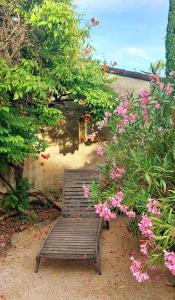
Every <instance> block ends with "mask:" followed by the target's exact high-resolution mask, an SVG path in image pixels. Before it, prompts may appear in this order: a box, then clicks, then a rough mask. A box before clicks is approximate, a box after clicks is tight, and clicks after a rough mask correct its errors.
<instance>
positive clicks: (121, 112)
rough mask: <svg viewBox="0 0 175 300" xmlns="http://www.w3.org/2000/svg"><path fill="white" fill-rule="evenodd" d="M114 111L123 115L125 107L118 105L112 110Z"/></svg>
mask: <svg viewBox="0 0 175 300" xmlns="http://www.w3.org/2000/svg"><path fill="white" fill-rule="evenodd" d="M114 113H115V114H116V113H117V114H119V115H120V116H123V117H124V116H125V115H126V113H127V108H125V107H124V106H123V105H120V106H118V107H117V108H116V109H115V110H114Z"/></svg>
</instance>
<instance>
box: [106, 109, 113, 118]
mask: <svg viewBox="0 0 175 300" xmlns="http://www.w3.org/2000/svg"><path fill="white" fill-rule="evenodd" d="M111 116H112V114H111V113H110V112H108V111H107V112H105V118H107V119H109V118H110V117H111Z"/></svg>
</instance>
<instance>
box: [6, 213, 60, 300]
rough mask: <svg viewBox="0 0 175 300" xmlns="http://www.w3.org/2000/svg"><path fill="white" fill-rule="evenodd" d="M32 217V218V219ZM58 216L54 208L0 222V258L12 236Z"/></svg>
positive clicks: (7, 247)
mask: <svg viewBox="0 0 175 300" xmlns="http://www.w3.org/2000/svg"><path fill="white" fill-rule="evenodd" d="M32 215H33V216H34V217H32ZM59 215H60V212H59V211H58V209H56V208H49V209H48V208H47V209H45V208H43V209H41V208H37V209H34V210H32V211H31V216H30V215H29V216H28V217H26V216H16V217H11V218H8V219H6V220H4V221H1V222H0V256H1V255H2V253H4V251H6V250H7V249H9V247H10V246H11V240H12V236H13V235H14V234H15V233H17V232H21V231H23V230H24V229H26V228H30V227H31V226H33V225H35V224H38V223H40V222H43V221H44V220H54V219H56V218H57V217H58V216H59ZM0 299H1V298H0Z"/></svg>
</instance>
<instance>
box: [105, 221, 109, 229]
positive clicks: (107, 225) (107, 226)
mask: <svg viewBox="0 0 175 300" xmlns="http://www.w3.org/2000/svg"><path fill="white" fill-rule="evenodd" d="M106 228H107V230H109V221H106Z"/></svg>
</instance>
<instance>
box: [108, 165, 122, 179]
mask: <svg viewBox="0 0 175 300" xmlns="http://www.w3.org/2000/svg"><path fill="white" fill-rule="evenodd" d="M125 173H126V170H125V168H124V167H117V168H115V169H114V170H111V171H110V173H109V176H110V178H111V179H113V180H117V179H122V178H123V176H124V175H125Z"/></svg>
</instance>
